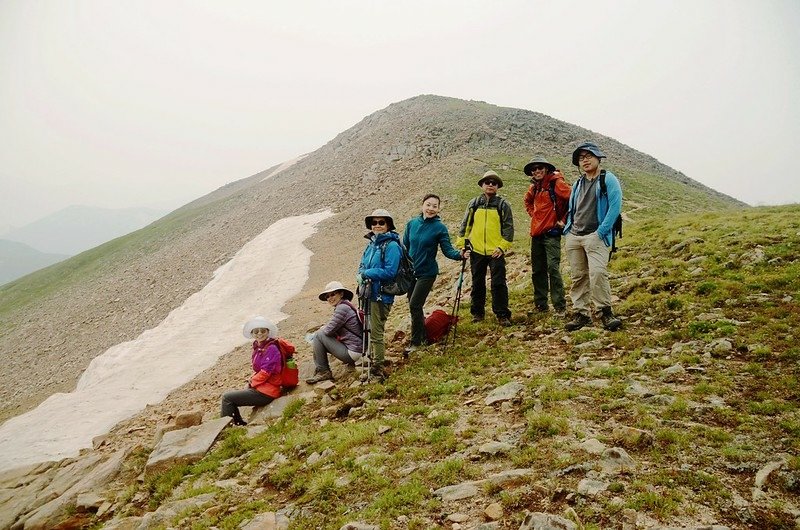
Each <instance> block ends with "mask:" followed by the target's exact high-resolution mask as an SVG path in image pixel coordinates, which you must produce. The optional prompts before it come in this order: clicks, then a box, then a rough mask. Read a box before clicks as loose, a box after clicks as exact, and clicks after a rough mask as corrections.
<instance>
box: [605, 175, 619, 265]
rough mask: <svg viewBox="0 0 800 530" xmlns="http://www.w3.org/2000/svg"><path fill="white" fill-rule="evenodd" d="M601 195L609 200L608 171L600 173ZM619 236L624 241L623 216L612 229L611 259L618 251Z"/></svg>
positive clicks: (615, 221)
mask: <svg viewBox="0 0 800 530" xmlns="http://www.w3.org/2000/svg"><path fill="white" fill-rule="evenodd" d="M600 193H601V194H603V195H605V196H606V200H608V188H606V170H605V169H603V170H601V171H600ZM617 236H619V238H620V239H622V214H619V215H617V218H616V219H614V227H613V228H612V229H611V253H610V254H609V255H608V257H609V259H611V254H613V253H614V252H616V251H617Z"/></svg>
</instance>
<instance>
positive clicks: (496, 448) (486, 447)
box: [478, 442, 514, 455]
mask: <svg viewBox="0 0 800 530" xmlns="http://www.w3.org/2000/svg"><path fill="white" fill-rule="evenodd" d="M512 449H514V446H513V445H511V444H508V443H505V442H489V443H485V444H483V445H482V446H480V447H479V448H478V452H480V453H483V454H489V455H496V454H498V453H507V452H509V451H511V450H512Z"/></svg>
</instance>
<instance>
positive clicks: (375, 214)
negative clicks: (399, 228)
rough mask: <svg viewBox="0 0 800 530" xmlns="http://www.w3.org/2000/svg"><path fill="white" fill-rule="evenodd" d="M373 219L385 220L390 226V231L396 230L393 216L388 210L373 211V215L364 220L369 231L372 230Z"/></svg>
mask: <svg viewBox="0 0 800 530" xmlns="http://www.w3.org/2000/svg"><path fill="white" fill-rule="evenodd" d="M373 217H383V218H385V219H386V223H387V224H388V225H389V230H394V219H392V214H390V213H389V212H388V210H384V209H383V208H378V209H377V210H373V211H372V213H371V214H369V215H368V216H366V217H365V218H364V224H365V225H366V226H367V230H372V218H373Z"/></svg>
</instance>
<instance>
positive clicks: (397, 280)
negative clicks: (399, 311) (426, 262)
mask: <svg viewBox="0 0 800 530" xmlns="http://www.w3.org/2000/svg"><path fill="white" fill-rule="evenodd" d="M391 242H392V241H391V240H390V241H387V242H386V243H384V244H383V245H381V262H382V263H386V245H388V244H389V243H391ZM394 242H395V243H397V245H398V246H399V247H400V264H399V265H398V266H397V276H395V277H394V280H392V281H391V282H387V283H381V293H382V294H388V295H393V296H397V295H400V294H406V293H407V292H408V290H409V289H411V285H412V284H413V283H414V262H413V261H412V260H411V256H409V255H408V250H406V247H405V245H403V244H401V243H399V242H397V241H394Z"/></svg>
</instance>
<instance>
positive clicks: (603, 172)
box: [600, 169, 608, 197]
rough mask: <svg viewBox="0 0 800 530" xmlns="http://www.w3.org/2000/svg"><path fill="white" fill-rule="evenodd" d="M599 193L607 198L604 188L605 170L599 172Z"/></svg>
mask: <svg viewBox="0 0 800 530" xmlns="http://www.w3.org/2000/svg"><path fill="white" fill-rule="evenodd" d="M600 193H602V194H603V195H605V196H606V197H608V188H606V170H605V169H601V170H600Z"/></svg>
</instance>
